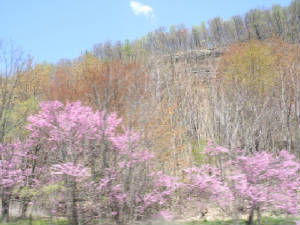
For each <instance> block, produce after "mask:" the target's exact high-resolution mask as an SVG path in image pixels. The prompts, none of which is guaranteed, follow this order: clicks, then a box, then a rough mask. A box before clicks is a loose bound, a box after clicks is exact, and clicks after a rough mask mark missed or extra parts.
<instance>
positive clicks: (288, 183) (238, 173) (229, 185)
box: [186, 143, 300, 224]
mask: <svg viewBox="0 0 300 225" xmlns="http://www.w3.org/2000/svg"><path fill="white" fill-rule="evenodd" d="M204 152H205V153H206V154H208V155H209V156H210V157H212V156H213V157H217V159H222V161H223V162H220V161H219V160H217V163H216V168H213V167H211V166H208V165H203V166H202V167H200V168H190V169H187V170H186V172H187V175H188V178H189V179H190V183H188V184H187V186H186V187H187V189H186V190H187V191H188V193H189V194H190V196H191V197H193V198H194V199H195V198H196V199H199V201H201V200H202V201H203V200H208V202H213V203H217V204H218V205H219V206H220V207H221V208H223V209H224V208H226V209H232V210H233V214H232V215H237V214H239V213H245V212H247V213H248V215H249V217H248V224H252V223H253V218H254V212H256V213H257V219H258V220H259V219H260V215H261V212H264V211H269V212H276V213H286V214H294V215H295V214H297V213H299V201H297V194H299V191H300V190H299V188H300V179H299V176H298V173H299V162H297V161H296V159H295V156H293V155H291V154H290V153H288V152H287V151H286V150H282V151H281V152H280V153H279V155H277V156H275V155H272V154H270V153H267V152H259V153H255V154H252V155H246V156H242V154H241V153H242V152H241V150H237V152H230V151H229V150H228V149H226V148H224V147H221V146H218V145H214V144H212V143H209V144H208V146H207V147H206V149H205V151H204ZM221 172H222V174H221ZM223 197H224V198H223ZM230 205H231V206H230ZM224 206H225V207H224ZM235 219H238V215H237V216H235Z"/></svg>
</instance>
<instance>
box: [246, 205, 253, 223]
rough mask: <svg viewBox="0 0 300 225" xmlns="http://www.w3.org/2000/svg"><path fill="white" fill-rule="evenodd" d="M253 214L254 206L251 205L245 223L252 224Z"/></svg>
mask: <svg viewBox="0 0 300 225" xmlns="http://www.w3.org/2000/svg"><path fill="white" fill-rule="evenodd" d="M253 216H254V207H252V208H251V210H250V214H249V217H248V221H247V225H252V224H253Z"/></svg>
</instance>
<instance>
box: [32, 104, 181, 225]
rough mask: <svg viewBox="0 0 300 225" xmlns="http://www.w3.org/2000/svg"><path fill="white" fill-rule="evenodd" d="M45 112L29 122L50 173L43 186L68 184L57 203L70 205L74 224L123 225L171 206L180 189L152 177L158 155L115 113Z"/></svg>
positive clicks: (60, 107)
mask: <svg viewBox="0 0 300 225" xmlns="http://www.w3.org/2000/svg"><path fill="white" fill-rule="evenodd" d="M40 108H41V110H40V112H39V113H38V114H36V115H33V116H30V117H29V118H28V121H29V124H28V126H27V129H28V130H29V131H30V135H29V140H30V141H29V142H30V143H31V145H32V147H33V148H35V146H40V148H41V152H42V153H40V155H41V157H42V158H43V163H41V164H40V167H41V168H48V172H47V173H45V174H44V176H43V177H42V178H40V179H41V180H42V181H43V182H42V183H43V184H44V185H53V184H55V183H56V184H57V183H59V184H61V183H62V184H63V187H64V188H63V189H60V190H59V191H60V192H64V194H63V195H59V196H63V199H61V197H60V200H57V201H59V202H60V205H65V208H66V213H67V216H68V220H69V223H70V224H74V225H77V224H79V223H87V222H89V220H101V219H104V218H111V219H113V220H115V222H117V223H119V224H121V223H126V222H128V221H131V220H138V219H143V218H146V217H149V216H150V215H153V214H155V213H157V212H158V211H159V210H160V209H161V208H163V207H165V206H166V205H167V204H170V201H171V199H170V196H171V194H172V192H174V190H176V188H177V187H178V186H179V184H177V182H176V180H175V179H174V178H172V177H169V176H167V175H164V174H162V173H161V172H158V173H160V174H159V175H157V174H156V175H155V174H154V173H153V172H154V171H153V168H154V166H153V163H152V162H153V161H152V158H153V154H152V153H150V152H149V151H147V150H146V149H145V148H144V147H143V146H142V145H141V143H140V141H139V135H138V134H137V133H135V132H133V131H132V130H129V129H127V128H125V127H120V124H121V119H119V118H117V115H116V114H115V113H107V112H99V111H93V110H92V109H91V108H90V107H86V106H83V105H81V103H80V102H73V103H66V104H65V105H64V104H62V103H60V102H58V101H53V102H44V103H41V105H40ZM51 195H53V193H51ZM55 205H59V204H53V206H55ZM51 212H52V213H53V214H55V213H56V212H57V213H58V209H55V208H53V209H51Z"/></svg>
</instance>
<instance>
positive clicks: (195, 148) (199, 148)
mask: <svg viewBox="0 0 300 225" xmlns="http://www.w3.org/2000/svg"><path fill="white" fill-rule="evenodd" d="M205 145H206V141H205V140H201V141H200V143H198V142H192V156H193V160H194V163H195V165H196V166H200V165H201V164H203V163H205V158H204V156H205V154H204V153H203V149H204V147H205Z"/></svg>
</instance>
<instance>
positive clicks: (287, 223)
mask: <svg viewBox="0 0 300 225" xmlns="http://www.w3.org/2000/svg"><path fill="white" fill-rule="evenodd" d="M295 220H296V218H286V217H263V218H262V219H261V223H260V225H296V223H295V222H294V221H295ZM51 224H52V225H68V222H67V221H66V220H64V219H56V220H53V221H52V223H50V220H49V219H33V220H32V221H30V220H29V219H22V220H11V222H9V223H6V224H3V223H0V225H51ZM151 224H153V225H233V221H232V220H226V221H225V220H214V221H205V220H204V221H196V220H195V221H189V222H181V223H174V222H163V223H157V224H156V223H151ZM254 224H257V223H254ZM240 225H246V221H245V220H241V221H240Z"/></svg>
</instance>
